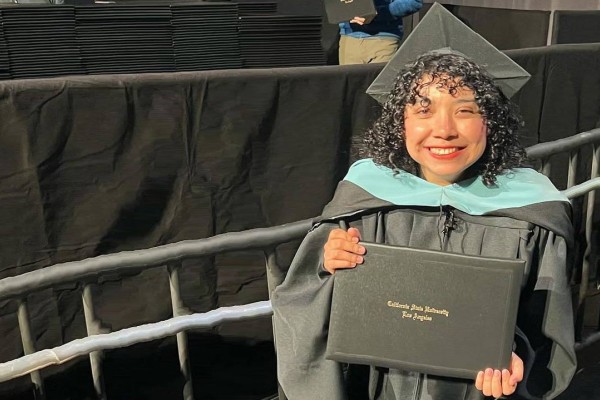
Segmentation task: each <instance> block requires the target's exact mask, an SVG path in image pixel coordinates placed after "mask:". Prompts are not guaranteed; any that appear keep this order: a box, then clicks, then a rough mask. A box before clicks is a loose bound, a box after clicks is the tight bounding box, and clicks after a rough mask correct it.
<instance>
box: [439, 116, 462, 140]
mask: <svg viewBox="0 0 600 400" xmlns="http://www.w3.org/2000/svg"><path fill="white" fill-rule="evenodd" d="M434 118H435V122H434V136H435V137H437V138H441V139H446V140H447V139H450V138H453V137H456V136H457V131H456V124H455V123H454V118H452V115H451V114H450V113H447V112H439V113H436V115H435V117H434Z"/></svg>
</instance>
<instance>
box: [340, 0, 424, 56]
mask: <svg viewBox="0 0 600 400" xmlns="http://www.w3.org/2000/svg"><path fill="white" fill-rule="evenodd" d="M373 1H374V2H375V8H376V9H377V16H375V18H374V19H373V20H371V21H366V20H365V18H361V17H354V19H352V20H351V21H349V22H342V23H340V48H339V61H340V65H343V64H369V63H378V62H387V61H389V60H390V58H392V56H393V55H394V53H396V51H397V50H398V46H399V45H400V40H402V36H403V34H404V27H403V26H402V17H405V16H407V15H410V14H413V13H415V12H417V11H419V10H420V9H421V7H423V0H373Z"/></svg>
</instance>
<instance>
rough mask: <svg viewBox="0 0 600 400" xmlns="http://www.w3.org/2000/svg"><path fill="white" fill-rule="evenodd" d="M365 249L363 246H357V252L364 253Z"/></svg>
mask: <svg viewBox="0 0 600 400" xmlns="http://www.w3.org/2000/svg"><path fill="white" fill-rule="evenodd" d="M366 251H367V249H365V248H364V247H362V246H360V247H359V248H358V254H365V252H366Z"/></svg>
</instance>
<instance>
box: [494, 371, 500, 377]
mask: <svg viewBox="0 0 600 400" xmlns="http://www.w3.org/2000/svg"><path fill="white" fill-rule="evenodd" d="M494 377H496V378H500V371H498V370H497V369H496V370H494Z"/></svg>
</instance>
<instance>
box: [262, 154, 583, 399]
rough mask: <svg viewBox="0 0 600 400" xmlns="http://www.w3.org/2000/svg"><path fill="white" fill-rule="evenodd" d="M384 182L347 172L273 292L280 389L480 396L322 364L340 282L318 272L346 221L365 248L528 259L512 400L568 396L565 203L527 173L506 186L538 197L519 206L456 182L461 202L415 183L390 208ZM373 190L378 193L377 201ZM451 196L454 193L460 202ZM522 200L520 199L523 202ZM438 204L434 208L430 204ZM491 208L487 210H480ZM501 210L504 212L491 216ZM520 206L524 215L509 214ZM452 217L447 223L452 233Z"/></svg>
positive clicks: (366, 395)
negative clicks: (519, 371)
mask: <svg viewBox="0 0 600 400" xmlns="http://www.w3.org/2000/svg"><path fill="white" fill-rule="evenodd" d="M361 168H362V169H361ZM364 168H366V169H367V170H368V171H367V173H366V174H363V175H362V176H361V177H360V178H359V179H356V174H354V175H353V169H354V171H356V170H357V169H358V170H361V171H363V170H364ZM382 171H383V172H385V173H386V174H387V176H386V177H382V178H381V180H382V181H384V183H385V184H386V185H385V186H386V187H388V186H389V178H390V171H384V170H382ZM363 172H364V171H363ZM379 174H380V172H378V171H377V170H376V169H374V168H373V165H367V166H365V165H364V164H363V165H358V166H357V165H356V164H355V165H354V166H353V167H352V168H351V170H350V172H349V174H348V176H347V177H346V179H345V180H344V181H342V182H341V183H340V184H339V186H338V189H337V191H336V193H335V196H334V198H333V200H332V201H331V202H330V203H329V204H328V205H327V206H326V207H325V209H324V211H323V214H322V216H321V218H320V220H319V222H317V223H316V224H315V226H314V227H313V229H312V230H311V231H310V232H309V233H308V234H307V236H306V238H305V240H304V241H303V243H302V244H301V246H300V248H299V250H298V253H297V254H296V257H295V258H294V261H293V263H292V265H291V267H290V269H289V271H288V275H287V277H286V279H285V281H284V283H283V284H282V285H280V286H279V287H278V288H277V289H276V290H275V292H274V293H273V296H272V304H273V308H274V316H273V322H274V331H275V344H276V349H277V363H278V365H277V367H278V379H279V382H280V384H281V386H282V388H283V391H284V392H285V395H286V396H287V398H288V399H291V400H298V399H310V400H313V399H314V400H316V399H327V400H336V399H374V400H375V399H377V400H383V399H385V400H475V399H483V398H485V396H483V395H482V394H481V392H480V391H478V390H477V389H476V388H475V386H474V382H473V381H470V380H462V379H454V378H445V377H438V376H431V375H424V374H419V373H416V372H411V371H400V370H391V369H384V368H376V367H371V368H369V367H366V368H365V367H363V366H348V365H343V364H340V363H337V362H334V361H330V360H327V359H325V356H324V355H325V350H326V345H327V330H328V324H329V310H330V304H331V294H332V288H333V281H334V279H335V276H334V275H333V276H332V275H330V274H329V273H327V272H326V271H325V270H324V269H323V266H322V264H323V260H322V256H323V245H324V244H325V242H326V241H327V236H328V234H329V232H330V231H331V230H332V229H334V228H336V227H338V226H339V221H340V220H344V221H345V222H346V223H347V224H348V225H349V226H354V227H357V228H358V229H359V230H360V232H361V235H362V240H365V241H373V242H380V243H387V244H392V245H400V246H411V247H415V248H424V249H435V250H443V251H449V252H456V253H463V254H472V255H483V256H490V257H514V258H520V259H523V260H526V268H525V277H524V284H523V288H522V293H521V299H520V304H519V312H518V318H517V331H518V332H517V334H516V335H515V352H516V353H517V354H518V355H519V356H520V357H521V359H523V362H524V364H525V369H526V371H525V379H524V381H523V382H521V383H520V384H519V385H518V387H517V394H515V395H513V396H511V397H510V398H515V399H518V398H532V399H552V398H554V397H556V396H557V395H558V394H559V393H561V392H562V391H563V390H564V389H565V388H566V387H567V386H568V384H569V382H570V380H571V378H572V376H573V374H574V372H575V367H576V358H575V352H574V340H573V313H572V306H571V292H570V288H569V284H568V282H569V280H568V269H567V259H568V258H567V253H568V248H569V247H570V245H571V242H570V241H571V237H572V233H571V223H570V219H569V213H570V206H569V203H568V201H565V199H562V200H561V199H560V194H559V192H558V191H556V189H555V188H554V187H553V186H552V185H551V184H550V183H549V181H547V182H546V181H545V179H546V178H545V177H543V176H541V175H539V174H537V173H536V172H534V171H532V170H528V171H525V173H523V174H521V173H517V174H515V175H516V177H515V176H513V177H512V178H511V179H513V183H514V181H515V180H520V181H521V182H520V184H521V185H523V184H524V185H525V186H524V187H527V188H529V189H530V190H531V193H532V194H531V195H527V194H525V197H526V199H525V200H524V201H521V200H519V201H520V202H519V201H516V200H515V199H514V198H510V199H508V201H507V202H506V201H504V200H503V199H506V196H509V194H507V193H510V195H512V194H514V191H515V190H519V191H521V192H522V191H523V190H522V189H523V186H519V185H514V184H513V183H511V184H509V185H504V183H499V186H501V188H502V187H503V185H504V189H507V191H506V193H504V194H503V193H500V195H498V197H496V198H494V199H493V200H494V201H492V202H491V203H490V202H489V201H488V200H489V199H484V198H483V197H482V196H488V194H487V189H482V187H483V186H481V185H479V186H478V187H475V185H474V184H471V183H469V182H467V183H466V184H464V185H463V184H462V183H461V184H459V185H456V184H455V185H454V186H455V188H456V189H457V190H459V192H455V191H454V189H452V190H445V189H443V190H445V191H446V192H445V193H447V196H446V194H443V195H439V194H438V192H436V191H435V190H437V189H439V188H433V187H429V186H427V185H431V184H429V183H423V182H421V181H420V178H416V177H414V176H412V178H409V179H408V180H405V181H404V182H401V183H400V184H399V185H397V186H396V187H395V188H393V191H394V193H398V192H402V191H404V194H407V191H413V193H409V194H408V196H404V198H397V197H396V198H392V197H393V196H395V194H392V195H391V197H390V196H388V195H387V194H385V193H384V194H382V193H381V192H380V191H379V192H378V190H379V189H378V188H377V187H373V185H372V182H375V181H376V180H378V179H379ZM359 175H360V174H359ZM392 175H393V174H392ZM538 175H539V176H538ZM394 178H395V177H394ZM386 179H387V180H388V181H386ZM415 179H416V181H415ZM511 185H512V186H511ZM429 189H434V191H433V192H431V193H425V194H424V195H423V196H422V197H420V196H419V195H415V194H417V193H423V192H428V190H429ZM513 189H515V190H513ZM372 192H377V195H378V196H379V197H376V196H374V195H373V193H372ZM553 192H555V195H553V194H552V193H553ZM456 193H459V194H458V195H457V196H455V195H456ZM490 193H492V192H490ZM549 193H550V195H548V194H549ZM463 194H464V196H466V197H464V196H463ZM540 194H542V195H541V197H540ZM444 196H446V197H450V198H451V197H453V196H454V197H460V196H463V198H459V200H458V202H457V201H454V200H456V199H454V200H447V199H446V200H445V199H444ZM518 196H521V197H523V193H518ZM382 197H383V198H382ZM388 197H389V198H388ZM400 197H402V195H401V196H400ZM438 197H439V199H441V200H438ZM390 199H391V201H390ZM548 199H550V200H548ZM432 201H433V202H438V203H439V204H438V205H437V206H433V205H432ZM486 201H487V202H488V205H487V206H484V207H483V208H481V207H479V208H478V205H479V204H482V203H485V202H486ZM496 202H497V203H498V204H501V205H502V206H503V207H501V208H498V209H494V207H490V206H489V204H494V203H496ZM445 203H449V204H445ZM515 204H518V205H519V206H518V207H504V206H506V205H515ZM461 209H462V210H461ZM465 209H468V210H469V211H470V212H465V211H464V210H465ZM473 214H479V215H473ZM449 218H452V221H451V224H449ZM448 227H450V229H448ZM444 228H446V229H444ZM367 256H368V255H367ZM356 295H357V296H360V295H361V294H360V293H357V294H356Z"/></svg>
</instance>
